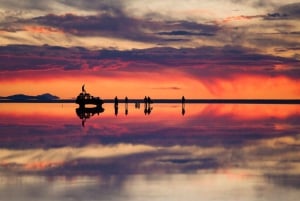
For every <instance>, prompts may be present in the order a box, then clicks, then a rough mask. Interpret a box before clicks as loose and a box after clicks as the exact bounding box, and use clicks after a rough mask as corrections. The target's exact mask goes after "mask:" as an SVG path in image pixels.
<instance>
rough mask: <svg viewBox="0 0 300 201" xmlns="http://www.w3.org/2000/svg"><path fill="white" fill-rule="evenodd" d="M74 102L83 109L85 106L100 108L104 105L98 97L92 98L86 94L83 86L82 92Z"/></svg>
mask: <svg viewBox="0 0 300 201" xmlns="http://www.w3.org/2000/svg"><path fill="white" fill-rule="evenodd" d="M75 102H76V103H77V104H79V106H80V107H82V108H84V107H85V105H96V106H97V107H102V104H103V103H104V102H103V100H102V99H100V98H99V97H93V96H91V95H90V94H89V93H87V92H86V91H85V89H84V85H83V86H82V91H81V93H80V94H79V95H78V96H77V98H76V101H75Z"/></svg>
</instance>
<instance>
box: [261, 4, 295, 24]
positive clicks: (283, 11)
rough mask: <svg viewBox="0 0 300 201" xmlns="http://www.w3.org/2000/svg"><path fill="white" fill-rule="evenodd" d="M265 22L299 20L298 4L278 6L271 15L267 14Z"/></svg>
mask: <svg viewBox="0 0 300 201" xmlns="http://www.w3.org/2000/svg"><path fill="white" fill-rule="evenodd" d="M265 19H266V20H288V19H300V3H293V4H287V5H284V6H280V7H278V8H277V9H275V10H274V12H273V13H268V14H267V15H266V17H265Z"/></svg>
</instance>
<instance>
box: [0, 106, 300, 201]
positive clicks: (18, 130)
mask: <svg viewBox="0 0 300 201" xmlns="http://www.w3.org/2000/svg"><path fill="white" fill-rule="evenodd" d="M98 113H99V114H98ZM299 131H300V106H299V105H247V104H243V105H238V104H186V105H185V107H184V108H183V107H182V105H181V104H152V105H151V108H150V110H149V111H148V110H147V111H146V110H144V107H143V105H142V104H141V106H140V108H136V107H135V105H134V104H129V105H128V107H126V106H125V105H124V104H119V107H118V110H117V111H115V108H114V105H113V104H104V111H100V110H99V109H97V108H92V109H87V110H77V111H76V105H75V104H32V103H31V104H28V103H27V104H25V103H24V104H21V103H18V104H16V103H6V104H0V195H1V196H0V200H199V199H202V200H298V198H299V196H300V191H299V189H300V161H299V158H300V152H299V151H300V140H299V137H300V135H299V134H300V132H299Z"/></svg>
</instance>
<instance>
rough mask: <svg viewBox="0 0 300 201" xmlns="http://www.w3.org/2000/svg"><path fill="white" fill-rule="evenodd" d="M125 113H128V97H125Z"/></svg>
mask: <svg viewBox="0 0 300 201" xmlns="http://www.w3.org/2000/svg"><path fill="white" fill-rule="evenodd" d="M125 115H128V97H127V96H126V97H125Z"/></svg>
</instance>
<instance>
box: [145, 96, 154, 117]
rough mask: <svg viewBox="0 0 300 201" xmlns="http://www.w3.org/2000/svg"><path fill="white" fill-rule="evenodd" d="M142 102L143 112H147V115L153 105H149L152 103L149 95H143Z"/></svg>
mask: <svg viewBox="0 0 300 201" xmlns="http://www.w3.org/2000/svg"><path fill="white" fill-rule="evenodd" d="M144 102H145V105H144V113H145V115H147V114H148V115H149V114H150V113H151V111H152V109H153V107H151V103H153V102H152V100H151V98H150V97H149V96H148V98H147V97H146V96H145V99H144Z"/></svg>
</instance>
